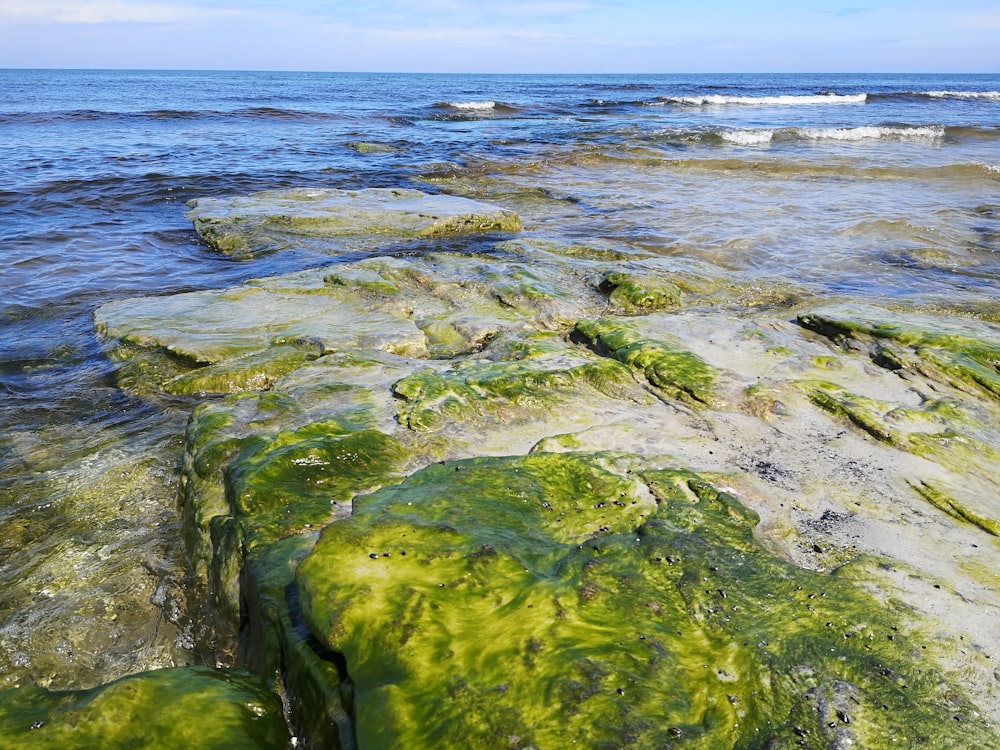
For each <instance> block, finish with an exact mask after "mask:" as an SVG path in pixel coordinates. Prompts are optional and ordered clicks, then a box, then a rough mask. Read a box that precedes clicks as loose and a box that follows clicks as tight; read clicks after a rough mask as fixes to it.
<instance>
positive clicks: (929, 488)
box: [910, 481, 1000, 536]
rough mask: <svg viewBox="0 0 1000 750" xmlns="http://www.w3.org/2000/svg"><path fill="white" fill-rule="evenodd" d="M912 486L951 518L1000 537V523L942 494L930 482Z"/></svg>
mask: <svg viewBox="0 0 1000 750" xmlns="http://www.w3.org/2000/svg"><path fill="white" fill-rule="evenodd" d="M910 486H911V487H913V489H914V490H916V491H917V492H918V493H919V494H920V496H921V497H923V498H924V499H925V500H927V502H929V503H930V504H931V505H933V506H934V507H936V508H939V509H940V510H943V511H944V512H945V513H947V514H948V515H950V516H953V517H955V518H958V519H961V520H963V521H968V522H969V523H971V524H973V525H974V526H978V527H979V528H981V529H982V530H983V531H986V532H988V533H990V534H992V535H993V536H1000V521H997V520H995V519H992V518H987V517H985V516H982V515H980V514H978V513H976V512H975V511H973V510H972V509H971V508H969V507H968V506H967V505H966V504H964V503H962V502H959V501H958V500H957V499H956V498H954V497H952V496H950V495H948V494H946V493H944V492H942V491H941V490H940V489H938V488H937V487H935V486H934V485H933V484H930V483H929V482H925V481H921V482H920V483H919V484H917V483H914V482H911V483H910Z"/></svg>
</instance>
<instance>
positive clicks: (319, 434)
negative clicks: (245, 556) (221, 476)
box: [227, 421, 407, 549]
mask: <svg viewBox="0 0 1000 750" xmlns="http://www.w3.org/2000/svg"><path fill="white" fill-rule="evenodd" d="M345 427H346V429H345ZM406 455H407V451H406V450H405V449H404V448H403V446H402V445H401V444H400V443H399V441H397V440H395V439H394V438H392V437H389V436H388V435H385V434H383V433H381V432H379V431H378V430H370V429H368V430H355V429H351V428H350V427H348V426H345V425H344V424H343V423H341V422H338V421H334V422H315V423H312V424H308V425H306V426H304V427H301V428H298V429H295V430H289V431H287V432H281V433H279V434H277V435H276V436H274V437H273V438H271V439H267V440H251V441H248V443H247V444H246V445H245V447H244V448H243V450H242V451H241V452H240V454H239V455H238V456H236V458H235V459H234V460H233V461H232V463H231V464H230V465H229V469H228V473H227V482H228V488H229V493H230V498H231V502H232V505H233V509H234V511H235V512H236V514H237V515H238V516H239V517H240V518H241V519H243V525H244V527H245V528H246V529H247V530H248V531H249V534H248V536H249V538H248V539H247V546H248V548H250V549H252V548H253V546H254V545H255V544H256V543H258V542H259V541H273V540H275V539H280V538H282V537H284V536H287V535H290V534H295V533H301V532H302V531H304V530H305V529H310V528H314V527H315V528H320V527H322V526H324V525H326V524H327V523H329V522H330V521H331V520H332V519H333V518H334V517H336V516H338V515H343V513H338V511H337V510H336V507H337V506H338V504H343V505H345V506H346V507H345V511H346V510H349V508H350V500H351V498H352V497H353V496H354V495H355V494H356V493H359V492H363V491H366V490H369V489H371V488H372V487H373V486H377V485H380V484H384V483H385V482H386V481H387V479H388V477H390V476H391V475H392V473H393V472H394V471H395V470H396V469H397V467H398V465H399V464H400V463H401V461H402V460H403V459H404V458H405V456H406Z"/></svg>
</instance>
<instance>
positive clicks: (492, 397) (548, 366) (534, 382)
mask: <svg viewBox="0 0 1000 750" xmlns="http://www.w3.org/2000/svg"><path fill="white" fill-rule="evenodd" d="M505 344H506V346H497V347H494V348H492V349H491V350H490V352H489V355H490V356H491V357H496V359H493V358H490V359H468V360H465V361H463V362H458V363H456V364H455V365H453V366H452V367H451V368H449V369H448V370H446V371H436V370H430V369H423V370H420V371H418V372H415V373H413V374H411V375H408V376H406V377H405V378H402V379H401V380H399V381H397V382H396V383H394V384H393V387H392V389H393V393H394V394H395V395H396V397H397V398H398V399H399V400H400V406H399V421H400V423H401V424H403V425H405V426H407V427H409V428H410V429H412V430H418V431H428V430H432V429H437V428H439V427H441V426H442V425H446V424H448V423H453V422H457V421H466V422H468V421H481V420H483V419H484V418H490V419H492V420H494V421H498V422H502V423H516V422H523V421H525V420H526V419H532V418H534V419H539V418H543V417H544V416H545V415H547V414H552V413H553V412H554V411H555V410H557V409H558V408H559V407H560V406H561V405H563V404H565V403H566V401H567V399H569V398H579V397H580V396H581V395H582V394H583V393H584V392H586V391H587V390H588V389H589V390H590V392H591V398H594V397H595V395H596V396H597V398H600V397H601V396H604V397H614V396H615V395H616V391H617V392H621V391H624V390H625V388H626V386H627V385H628V384H630V383H631V381H632V379H631V375H630V373H629V371H628V369H627V368H625V367H622V366H621V365H620V364H618V363H617V362H616V361H614V360H610V361H609V360H603V361H602V360H601V359H599V358H593V357H586V356H580V355H578V354H571V353H570V352H569V351H568V350H567V348H566V346H565V345H564V344H563V343H562V342H561V341H559V340H558V339H555V338H552V337H546V336H534V337H528V338H525V339H514V340H512V341H508V342H505ZM505 349H506V350H507V351H506V353H507V356H503V355H502V354H500V352H502V351H504V350H505ZM513 350H516V351H513Z"/></svg>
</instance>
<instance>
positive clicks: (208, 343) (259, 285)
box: [94, 271, 427, 393]
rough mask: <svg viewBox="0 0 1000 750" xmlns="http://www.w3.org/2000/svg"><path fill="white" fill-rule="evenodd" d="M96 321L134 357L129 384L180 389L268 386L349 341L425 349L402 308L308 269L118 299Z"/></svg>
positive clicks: (121, 351) (121, 355) (419, 352)
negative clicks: (201, 288)
mask: <svg viewBox="0 0 1000 750" xmlns="http://www.w3.org/2000/svg"><path fill="white" fill-rule="evenodd" d="M94 325H95V329H96V331H97V333H98V334H99V335H100V336H102V337H104V338H106V339H109V340H112V341H114V342H115V344H116V346H117V347H118V349H117V351H116V353H115V354H114V356H115V358H116V359H118V360H121V361H123V362H125V363H130V362H132V361H136V365H135V366H134V367H131V368H128V367H126V369H127V372H126V377H127V380H128V382H131V383H134V384H136V385H141V384H142V380H143V377H144V376H145V378H146V379H147V380H149V381H151V383H150V384H149V385H151V386H155V387H161V388H167V389H169V390H172V391H173V392H177V393H196V392H199V391H202V390H204V391H210V390H211V391H213V392H225V390H229V391H232V390H235V389H237V388H240V387H243V386H245V387H247V388H254V389H256V388H258V387H267V386H268V385H269V384H270V383H273V381H274V380H275V379H276V378H278V377H280V376H281V375H282V374H285V373H287V372H290V371H291V370H293V369H295V368H296V367H297V366H299V365H301V364H302V363H304V362H306V361H308V360H310V359H314V358H315V357H317V356H321V355H323V354H327V353H330V352H334V351H339V350H342V349H346V348H370V349H380V350H383V351H391V352H397V353H400V354H413V355H416V356H423V355H426V353H427V352H426V347H425V343H424V335H423V334H422V333H421V332H420V330H419V329H418V328H417V327H416V326H415V325H414V324H413V322H412V321H411V320H409V318H408V317H407V312H406V311H405V310H399V309H396V308H395V307H392V306H373V305H372V304H371V301H370V300H369V299H367V298H365V297H364V296H363V295H358V294H356V293H354V292H353V291H352V290H350V289H343V288H337V287H334V286H331V285H328V284H325V283H324V282H323V275H322V273H321V272H312V271H310V272H303V273H297V274H289V275H288V276H283V277H275V278H272V279H263V280H257V281H254V282H249V283H247V284H244V285H242V286H238V287H233V288H230V289H223V290H210V291H203V292H189V293H186V294H176V295H172V296H168V297H152V298H136V299H125V300H116V301H114V302H110V303H108V304H105V305H102V306H101V307H100V308H98V310H97V311H96V312H95V313H94ZM158 360H160V361H158ZM163 361H165V362H163ZM206 365H213V366H214V367H213V368H212V369H205V366H206ZM195 368H201V369H200V370H198V369H195ZM148 387H149V386H147V389H148ZM224 389H225V390H224Z"/></svg>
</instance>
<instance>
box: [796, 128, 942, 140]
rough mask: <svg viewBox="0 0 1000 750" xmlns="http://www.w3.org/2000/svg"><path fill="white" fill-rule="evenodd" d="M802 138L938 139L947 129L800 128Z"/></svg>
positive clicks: (799, 132)
mask: <svg viewBox="0 0 1000 750" xmlns="http://www.w3.org/2000/svg"><path fill="white" fill-rule="evenodd" d="M796 132H797V133H798V135H799V136H800V137H801V138H806V139H809V140H832V141H871V140H890V141H937V140H940V139H941V138H943V137H944V132H945V129H944V128H943V127H942V126H940V125H921V126H913V127H886V126H880V125H862V126H860V127H856V128H798V129H796Z"/></svg>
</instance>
